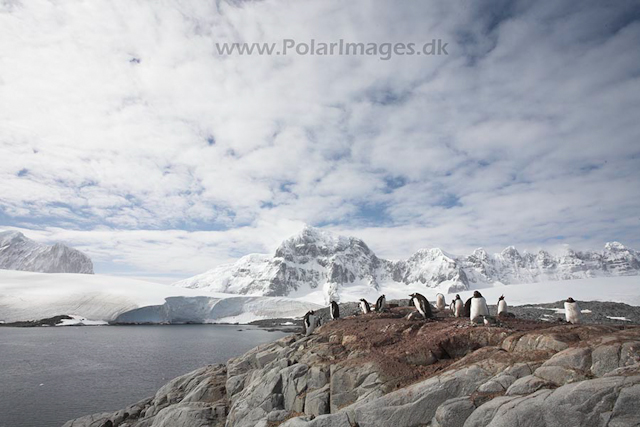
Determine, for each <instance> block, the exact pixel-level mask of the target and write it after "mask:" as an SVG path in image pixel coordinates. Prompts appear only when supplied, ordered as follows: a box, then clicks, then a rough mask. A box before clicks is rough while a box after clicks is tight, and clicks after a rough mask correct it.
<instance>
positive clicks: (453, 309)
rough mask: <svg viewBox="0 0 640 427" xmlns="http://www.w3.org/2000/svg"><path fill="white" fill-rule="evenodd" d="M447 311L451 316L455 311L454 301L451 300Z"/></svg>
mask: <svg viewBox="0 0 640 427" xmlns="http://www.w3.org/2000/svg"><path fill="white" fill-rule="evenodd" d="M449 311H450V312H451V314H453V313H454V312H455V311H456V300H451V302H450V303H449Z"/></svg>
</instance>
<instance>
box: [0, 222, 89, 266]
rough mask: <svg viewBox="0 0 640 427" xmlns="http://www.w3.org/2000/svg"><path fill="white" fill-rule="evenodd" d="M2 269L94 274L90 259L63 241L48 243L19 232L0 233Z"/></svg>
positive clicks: (0, 261) (0, 264) (0, 263)
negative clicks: (48, 244) (49, 244)
mask: <svg viewBox="0 0 640 427" xmlns="http://www.w3.org/2000/svg"><path fill="white" fill-rule="evenodd" d="M0 269H3V270H22V271H33V272H38V273H85V274H93V263H92V262H91V259H90V258H89V257H88V256H86V255H85V254H83V253H82V252H80V251H78V250H76V249H73V248H70V247H68V246H66V245H64V244H62V243H56V244H54V245H52V246H47V245H44V244H42V243H38V242H36V241H33V240H31V239H29V238H28V237H26V236H25V235H24V234H22V233H21V232H19V231H13V230H9V231H3V232H0Z"/></svg>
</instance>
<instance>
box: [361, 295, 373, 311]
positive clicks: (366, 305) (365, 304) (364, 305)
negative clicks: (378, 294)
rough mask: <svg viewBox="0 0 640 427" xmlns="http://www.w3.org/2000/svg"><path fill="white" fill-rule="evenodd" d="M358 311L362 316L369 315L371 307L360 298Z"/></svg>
mask: <svg viewBox="0 0 640 427" xmlns="http://www.w3.org/2000/svg"><path fill="white" fill-rule="evenodd" d="M360 309H361V310H362V312H363V313H364V314H367V313H371V306H370V305H369V303H368V302H367V300H366V299H364V298H360Z"/></svg>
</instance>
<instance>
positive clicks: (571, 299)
mask: <svg viewBox="0 0 640 427" xmlns="http://www.w3.org/2000/svg"><path fill="white" fill-rule="evenodd" d="M567 302H576V300H574V299H573V298H571V297H569V298H567Z"/></svg>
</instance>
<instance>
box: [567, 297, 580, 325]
mask: <svg viewBox="0 0 640 427" xmlns="http://www.w3.org/2000/svg"><path fill="white" fill-rule="evenodd" d="M564 312H565V318H566V319H567V322H569V323H573V324H576V323H580V314H581V312H580V308H579V307H578V303H576V302H565V303H564Z"/></svg>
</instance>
